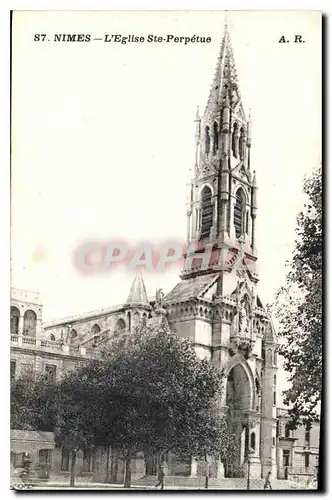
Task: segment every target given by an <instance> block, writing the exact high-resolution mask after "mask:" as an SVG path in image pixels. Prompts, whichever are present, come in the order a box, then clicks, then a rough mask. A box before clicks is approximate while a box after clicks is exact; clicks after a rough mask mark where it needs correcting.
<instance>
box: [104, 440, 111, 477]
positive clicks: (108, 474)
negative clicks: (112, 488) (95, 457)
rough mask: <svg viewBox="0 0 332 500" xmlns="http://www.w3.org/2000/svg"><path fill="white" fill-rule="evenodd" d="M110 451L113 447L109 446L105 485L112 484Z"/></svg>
mask: <svg viewBox="0 0 332 500" xmlns="http://www.w3.org/2000/svg"><path fill="white" fill-rule="evenodd" d="M110 451H111V447H110V446H108V448H107V458H106V477H105V483H109V482H110Z"/></svg>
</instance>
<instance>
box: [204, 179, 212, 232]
mask: <svg viewBox="0 0 332 500" xmlns="http://www.w3.org/2000/svg"><path fill="white" fill-rule="evenodd" d="M201 197H202V224H201V238H202V239H203V238H208V237H209V236H210V230H211V227H212V224H213V205H212V192H211V189H210V188H209V187H208V186H205V187H204V188H203V191H202V195H201Z"/></svg>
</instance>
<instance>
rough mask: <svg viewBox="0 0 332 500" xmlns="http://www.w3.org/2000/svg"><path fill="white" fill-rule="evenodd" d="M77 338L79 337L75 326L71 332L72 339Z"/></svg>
mask: <svg viewBox="0 0 332 500" xmlns="http://www.w3.org/2000/svg"><path fill="white" fill-rule="evenodd" d="M76 338H77V331H76V330H75V328H72V330H71V332H70V339H71V340H75V339H76Z"/></svg>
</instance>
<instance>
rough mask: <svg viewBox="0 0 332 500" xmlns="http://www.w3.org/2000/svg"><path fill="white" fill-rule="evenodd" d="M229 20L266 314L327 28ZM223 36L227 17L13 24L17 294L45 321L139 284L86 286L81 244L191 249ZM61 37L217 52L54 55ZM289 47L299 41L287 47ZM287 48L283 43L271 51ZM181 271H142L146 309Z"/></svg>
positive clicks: (306, 152)
mask: <svg viewBox="0 0 332 500" xmlns="http://www.w3.org/2000/svg"><path fill="white" fill-rule="evenodd" d="M227 22H228V29H229V32H230V36H231V40H232V45H233V50H234V56H235V62H236V66H237V70H238V77H239V86H240V90H241V95H242V101H243V104H244V109H245V112H246V113H248V110H249V108H250V109H251V118H252V148H251V166H252V169H253V170H255V171H256V175H257V184H258V187H259V191H258V216H257V249H258V256H259V260H258V262H259V265H258V270H259V274H260V282H259V294H260V297H261V299H262V301H263V303H267V302H271V301H272V300H273V296H274V293H275V292H276V291H277V289H278V287H279V286H280V285H282V284H283V282H284V279H285V262H286V260H287V259H289V258H291V253H292V249H293V246H294V237H295V234H294V229H295V223H296V215H297V213H298V212H299V211H300V210H301V209H302V207H303V204H304V203H305V198H304V196H303V194H302V180H303V178H304V176H305V175H308V174H309V175H310V173H311V172H312V170H313V169H314V168H315V167H316V166H318V164H319V163H320V161H321V31H320V14H319V13H318V12H314V11H311V12H310V11H294V12H293V11H287V12H282V11H261V12H260V11H237V12H228V16H227ZM224 23H225V13H224V12H222V11H217V12H213V11H210V12H209V11H203V12H199V11H196V12H195V11H186V12H181V11H180V12H171V11H169V12H167V11H164V12H157V11H150V12H148V11H144V12H138V11H137V12H130V11H129V12H128V11H127V12H121V11H117V12H115V11H114V12H112V11H108V12H107V11H106V12H105V11H104V12H98V11H90V12H84V11H82V12H79V11H72V12H71V11H67V12H62V11H53V12H52V11H45V12H44V11H35V12H33V11H29V12H15V13H14V18H13V42H12V48H13V53H12V138H11V139H12V201H11V203H12V209H11V226H12V229H11V257H12V286H14V287H16V288H22V289H27V290H34V291H37V292H40V294H41V298H42V301H43V304H44V313H43V317H44V321H50V320H53V319H56V318H59V317H62V316H68V315H70V314H74V313H82V312H84V311H89V310H93V309H98V308H104V307H109V306H112V305H114V304H121V303H123V302H125V300H126V298H127V295H128V292H129V288H130V285H131V282H132V281H133V278H134V272H133V271H128V270H127V269H125V268H119V269H118V270H116V271H115V270H111V271H110V272H103V273H97V274H92V275H83V274H82V273H81V272H79V271H78V270H77V268H76V267H75V266H74V265H73V255H74V252H75V251H76V250H77V248H78V247H79V246H80V245H81V244H82V243H83V242H90V241H96V240H98V241H103V242H105V241H110V240H118V239H121V240H125V241H129V242H135V241H136V242H141V241H151V242H155V241H164V240H168V239H170V238H171V239H175V240H178V241H185V237H186V206H185V202H186V183H187V181H188V178H189V171H190V168H192V167H193V164H194V156H195V138H194V136H195V123H194V119H195V114H196V107H197V105H199V107H200V110H201V112H202V111H203V110H204V107H205V105H206V101H207V98H208V93H209V89H210V86H211V84H212V80H213V74H214V69H215V66H216V61H217V55H218V50H219V46H220V43H221V39H222V35H223V27H224ZM55 33H83V34H91V35H92V36H93V37H99V36H100V37H103V36H104V35H105V34H106V33H108V34H123V35H127V34H128V35H129V34H135V35H138V36H144V37H147V36H148V35H149V34H155V35H160V36H166V35H167V34H174V36H190V37H192V36H193V35H198V36H202V37H210V38H211V42H210V43H193V44H188V45H184V44H179V43H142V44H135V43H127V44H120V43H119V44H115V43H104V42H102V41H95V42H91V43H55V42H53V41H52V40H53V37H54V34H55ZM35 34H46V37H45V38H46V40H45V41H44V42H42V41H39V42H37V41H34V35H35ZM295 34H301V35H302V36H303V39H304V40H305V43H302V44H299V43H296V44H295V43H293V38H294V35H295ZM283 35H284V36H285V38H286V39H289V40H290V42H289V43H278V41H279V40H280V38H281V37H282V36H283ZM48 39H50V41H48ZM179 273H180V268H179V267H174V268H172V269H171V270H170V271H169V272H167V273H160V272H159V273H157V272H143V277H144V280H145V284H146V288H147V292H148V295H149V296H153V295H154V294H155V290H156V288H163V290H164V292H165V293H167V292H168V291H170V290H171V289H172V288H173V287H174V286H175V285H176V284H177V282H178V281H179Z"/></svg>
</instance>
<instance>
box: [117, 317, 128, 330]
mask: <svg viewBox="0 0 332 500" xmlns="http://www.w3.org/2000/svg"><path fill="white" fill-rule="evenodd" d="M125 329H126V323H125V321H124V320H123V319H122V318H120V319H118V321H117V323H116V327H115V333H116V334H119V333H122V332H124V331H125Z"/></svg>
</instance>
